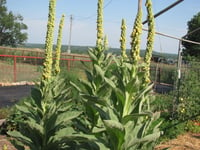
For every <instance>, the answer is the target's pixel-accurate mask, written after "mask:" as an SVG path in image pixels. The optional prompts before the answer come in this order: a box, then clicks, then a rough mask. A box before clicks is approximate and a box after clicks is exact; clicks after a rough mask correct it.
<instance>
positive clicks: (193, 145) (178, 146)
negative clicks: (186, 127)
mask: <svg viewBox="0 0 200 150" xmlns="http://www.w3.org/2000/svg"><path fill="white" fill-rule="evenodd" d="M166 149H168V150H200V133H199V134H192V133H187V134H184V135H180V136H178V137H177V138H176V139H173V140H170V141H168V142H165V143H162V144H160V145H158V146H156V148H155V150H166Z"/></svg>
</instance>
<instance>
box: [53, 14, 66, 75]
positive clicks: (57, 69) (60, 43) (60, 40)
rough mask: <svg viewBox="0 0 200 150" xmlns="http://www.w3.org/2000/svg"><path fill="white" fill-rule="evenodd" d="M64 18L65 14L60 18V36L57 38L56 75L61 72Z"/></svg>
mask: <svg viewBox="0 0 200 150" xmlns="http://www.w3.org/2000/svg"><path fill="white" fill-rule="evenodd" d="M64 20H65V15H62V18H61V20H60V24H59V30H58V38H57V45H56V60H55V72H54V73H55V75H57V74H58V73H60V51H61V45H62V31H63V26H64Z"/></svg>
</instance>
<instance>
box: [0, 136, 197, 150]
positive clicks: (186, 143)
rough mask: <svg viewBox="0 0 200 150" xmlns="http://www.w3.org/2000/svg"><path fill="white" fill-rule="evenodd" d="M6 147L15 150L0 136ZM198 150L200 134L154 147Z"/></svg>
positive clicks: (181, 137) (1, 144) (1, 146)
mask: <svg viewBox="0 0 200 150" xmlns="http://www.w3.org/2000/svg"><path fill="white" fill-rule="evenodd" d="M4 145H6V146H7V149H8V150H16V149H15V148H14V146H13V145H12V144H11V143H10V142H9V141H8V139H7V137H6V136H3V135H0V149H3V146H4ZM166 149H169V150H200V134H191V133H187V134H184V135H180V136H178V138H177V139H174V140H170V141H168V142H165V143H162V144H160V145H158V146H156V148H155V150H166Z"/></svg>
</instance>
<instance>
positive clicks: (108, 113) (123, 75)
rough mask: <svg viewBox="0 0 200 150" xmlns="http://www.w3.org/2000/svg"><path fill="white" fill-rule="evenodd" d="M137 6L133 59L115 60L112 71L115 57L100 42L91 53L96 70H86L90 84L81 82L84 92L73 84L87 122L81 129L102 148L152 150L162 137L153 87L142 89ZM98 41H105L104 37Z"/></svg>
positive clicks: (139, 21) (81, 124)
mask: <svg viewBox="0 0 200 150" xmlns="http://www.w3.org/2000/svg"><path fill="white" fill-rule="evenodd" d="M98 2H102V1H101V0H99V1H98ZM98 6H99V3H98ZM138 6H139V9H138V14H137V17H136V20H135V24H134V28H133V33H132V42H131V47H132V49H131V54H132V55H131V58H130V60H129V61H121V60H120V61H119V60H117V59H115V58H114V60H115V62H116V65H117V67H116V68H114V69H113V68H110V67H109V66H110V63H107V62H112V60H113V58H112V57H110V56H109V57H108V55H105V53H104V49H101V48H102V47H104V46H102V45H101V44H98V43H101V42H97V48H96V49H93V50H89V55H90V57H91V60H92V64H93V68H92V69H91V70H88V71H86V74H87V81H82V82H81V83H82V85H83V87H84V89H80V87H81V86H77V85H74V86H76V88H77V89H78V90H79V92H80V95H81V98H82V102H83V104H84V105H85V113H84V114H85V115H86V117H85V121H86V122H87V123H85V124H84V123H83V122H81V123H80V122H79V125H80V126H79V128H78V129H79V130H82V131H83V132H84V133H87V134H90V135H95V137H96V138H97V139H98V140H97V141H98V143H97V145H98V146H99V149H111V150H132V149H133V150H135V149H153V146H154V144H155V141H156V139H158V137H159V136H160V134H161V132H160V130H159V128H158V127H159V125H160V122H159V121H157V119H158V118H159V113H153V112H152V111H151V108H150V105H149V103H148V102H147V101H148V100H149V99H150V97H151V95H150V92H151V89H152V86H143V78H144V75H145V73H144V72H143V70H142V69H141V66H139V64H140V63H139V61H140V59H139V58H140V56H139V52H140V36H141V31H142V25H141V24H142V22H141V20H142V18H141V17H142V9H141V0H140V1H139V5H138ZM100 9H102V7H100ZM98 12H102V11H98ZM100 18H103V17H100ZM98 19H99V17H98ZM100 22H103V21H100ZM97 23H98V21H97ZM97 27H101V26H97ZM97 31H103V29H101V30H97ZM101 33H102V32H101ZM97 35H99V34H97ZM98 38H99V36H97V39H98ZM97 41H102V37H101V38H99V40H97ZM99 48H100V49H99ZM108 72H112V73H113V75H110V74H109V75H108V74H107V73H108Z"/></svg>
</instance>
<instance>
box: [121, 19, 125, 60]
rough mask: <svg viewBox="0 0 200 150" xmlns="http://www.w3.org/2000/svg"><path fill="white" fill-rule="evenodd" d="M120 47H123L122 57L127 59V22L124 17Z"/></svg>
mask: <svg viewBox="0 0 200 150" xmlns="http://www.w3.org/2000/svg"><path fill="white" fill-rule="evenodd" d="M120 44H121V45H120V48H121V56H122V59H123V60H125V59H126V58H127V55H126V22H125V20H124V19H122V24H121V38H120Z"/></svg>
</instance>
